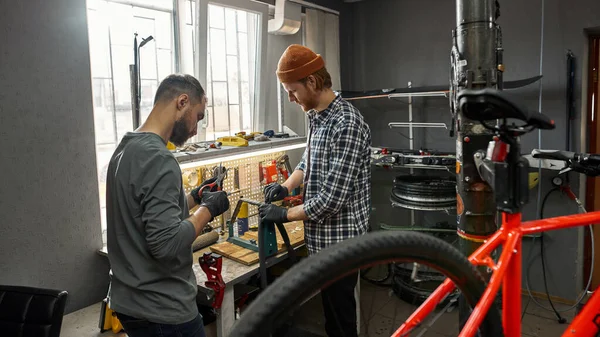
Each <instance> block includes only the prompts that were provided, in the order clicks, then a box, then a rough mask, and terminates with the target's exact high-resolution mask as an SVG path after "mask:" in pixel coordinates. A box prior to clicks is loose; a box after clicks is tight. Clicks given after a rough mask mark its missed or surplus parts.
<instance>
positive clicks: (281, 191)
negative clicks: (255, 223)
mask: <svg viewBox="0 0 600 337" xmlns="http://www.w3.org/2000/svg"><path fill="white" fill-rule="evenodd" d="M288 193H289V192H288V189H287V187H285V186H282V185H279V184H278V183H272V184H269V185H267V187H265V202H267V203H269V202H273V201H277V200H283V198H285V197H287V196H288Z"/></svg>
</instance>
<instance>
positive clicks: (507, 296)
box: [499, 213, 523, 337]
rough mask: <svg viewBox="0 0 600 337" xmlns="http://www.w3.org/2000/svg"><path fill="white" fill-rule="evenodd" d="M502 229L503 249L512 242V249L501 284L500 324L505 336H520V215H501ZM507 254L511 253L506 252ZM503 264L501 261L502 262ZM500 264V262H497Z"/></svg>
mask: <svg viewBox="0 0 600 337" xmlns="http://www.w3.org/2000/svg"><path fill="white" fill-rule="evenodd" d="M502 222H503V224H502V228H503V229H504V230H508V242H507V245H506V246H505V247H504V249H503V252H502V253H503V254H502V255H504V250H506V249H508V248H509V247H508V243H510V242H511V239H513V238H514V239H513V240H514V247H513V248H512V254H511V255H510V260H508V261H507V262H504V263H506V264H507V267H506V273H505V274H504V279H503V284H502V324H503V325H504V335H505V336H507V337H508V336H521V263H522V255H523V252H522V251H521V248H522V246H523V245H522V240H521V238H522V234H521V229H520V225H521V213H517V214H507V213H502ZM508 253H511V252H510V251H508ZM502 262H503V261H502ZM499 263H501V262H499Z"/></svg>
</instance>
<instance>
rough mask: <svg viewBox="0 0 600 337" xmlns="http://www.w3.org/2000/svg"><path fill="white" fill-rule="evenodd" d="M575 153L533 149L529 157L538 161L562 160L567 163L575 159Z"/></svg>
mask: <svg viewBox="0 0 600 337" xmlns="http://www.w3.org/2000/svg"><path fill="white" fill-rule="evenodd" d="M575 155H576V153H575V152H570V151H558V150H539V149H534V150H533V151H531V156H532V157H533V158H539V159H554V160H563V161H569V160H572V159H573V158H575Z"/></svg>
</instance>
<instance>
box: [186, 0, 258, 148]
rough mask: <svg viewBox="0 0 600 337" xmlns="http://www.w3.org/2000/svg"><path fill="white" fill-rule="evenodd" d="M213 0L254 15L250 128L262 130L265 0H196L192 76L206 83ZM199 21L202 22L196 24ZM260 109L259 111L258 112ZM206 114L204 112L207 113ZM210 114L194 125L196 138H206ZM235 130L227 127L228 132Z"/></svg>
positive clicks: (217, 3)
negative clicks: (253, 58) (253, 73)
mask: <svg viewBox="0 0 600 337" xmlns="http://www.w3.org/2000/svg"><path fill="white" fill-rule="evenodd" d="M209 4H214V5H217V6H222V7H229V8H232V9H239V10H243V11H248V12H252V13H254V14H257V15H258V21H259V25H258V26H259V29H258V31H257V36H256V41H257V51H258V52H257V62H256V83H255V90H254V95H255V96H256V97H258V99H256V100H255V102H254V107H253V108H254V115H253V116H252V125H251V128H252V129H253V130H263V129H264V127H265V117H266V116H265V113H264V112H265V111H266V99H267V97H266V96H267V95H266V91H265V88H266V87H267V85H268V76H262V74H263V70H264V69H265V68H266V67H267V42H268V41H267V39H268V35H267V34H268V22H269V6H268V4H266V3H258V2H253V1H248V0H196V13H195V15H196V22H197V23H198V24H197V25H196V36H197V38H196V43H197V45H196V50H197V51H198V52H197V53H196V56H195V57H196V59H195V64H196V65H197V67H196V69H195V72H196V73H195V74H194V75H195V76H196V78H198V80H199V81H200V83H202V84H203V85H208V82H207V74H206V70H207V64H208V30H209V29H208V5H209ZM200 23H202V24H200ZM261 112H262V113H261ZM207 116H208V115H207ZM210 122H211V121H210V118H208V117H205V119H204V121H203V122H202V124H201V127H199V128H198V138H199V140H206V134H207V129H208V123H210ZM232 131H235V130H230V132H232Z"/></svg>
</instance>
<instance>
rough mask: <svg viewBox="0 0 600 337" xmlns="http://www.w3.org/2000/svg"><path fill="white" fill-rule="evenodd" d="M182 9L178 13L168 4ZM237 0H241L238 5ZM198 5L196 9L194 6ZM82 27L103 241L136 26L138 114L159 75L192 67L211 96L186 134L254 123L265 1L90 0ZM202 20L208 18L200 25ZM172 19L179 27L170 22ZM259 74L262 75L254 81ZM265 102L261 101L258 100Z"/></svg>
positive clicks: (143, 113) (128, 126) (207, 134)
mask: <svg viewBox="0 0 600 337" xmlns="http://www.w3.org/2000/svg"><path fill="white" fill-rule="evenodd" d="M175 3H176V4H177V8H178V11H177V13H181V15H178V16H179V17H177V16H176V15H175V14H174V13H175V11H174V4H175ZM239 6H242V7H239ZM198 8H199V9H198ZM87 9H88V10H87V13H88V30H89V44H90V61H91V72H92V90H93V101H94V124H95V134H96V156H97V164H98V184H99V189H100V196H99V198H100V208H101V210H100V214H101V217H102V230H103V239H104V241H106V216H105V213H106V212H105V209H106V194H105V183H106V173H107V167H108V162H109V160H110V157H111V156H112V154H113V152H114V150H115V148H116V146H117V145H118V143H119V141H120V140H121V138H122V137H123V135H124V134H125V133H126V132H128V131H132V130H133V119H132V108H131V103H132V99H131V88H130V87H131V80H130V75H129V66H130V65H132V64H133V63H134V47H133V44H134V33H137V34H138V35H137V42H138V45H139V44H140V43H141V42H142V39H143V38H147V37H148V36H150V35H151V36H152V37H153V40H152V41H150V42H148V43H146V44H145V45H144V46H143V47H142V48H140V55H139V61H140V87H141V93H140V122H141V123H142V122H143V121H144V120H145V119H146V118H147V117H148V115H149V113H150V111H151V110H152V106H153V104H152V103H153V99H154V93H155V92H156V89H157V87H158V84H159V83H160V81H161V80H162V79H163V78H164V77H166V76H167V75H169V74H171V73H174V72H176V71H180V72H184V73H188V74H194V75H195V76H196V77H197V78H198V79H199V80H200V82H201V83H202V84H203V86H204V88H205V91H206V93H207V96H208V99H209V104H208V107H207V108H208V114H207V117H206V118H205V121H204V122H203V123H201V124H200V125H199V129H198V135H197V136H195V137H194V138H192V139H190V141H191V142H196V141H201V140H212V139H215V138H218V137H221V136H226V135H227V136H228V135H233V134H235V133H237V132H239V131H246V132H250V131H255V130H256V129H257V128H259V126H258V125H260V124H259V123H258V117H259V115H258V111H261V108H260V107H264V105H265V104H264V95H263V94H262V93H261V92H260V90H259V88H260V87H261V86H262V87H265V84H264V82H263V81H265V80H266V78H261V76H259V73H260V67H261V65H262V64H264V63H265V62H266V45H265V44H262V43H261V38H262V37H264V36H266V30H267V29H266V27H267V22H266V15H267V5H266V4H257V3H253V2H252V1H247V0H216V2H215V3H213V2H211V3H210V4H209V3H208V0H176V1H173V0H88V1H87ZM198 16H199V17H200V18H201V19H200V22H206V24H205V25H204V24H203V25H201V26H200V27H199V26H198V24H197V21H198ZM175 27H177V29H175ZM259 81H260V82H259ZM262 110H264V108H262Z"/></svg>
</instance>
